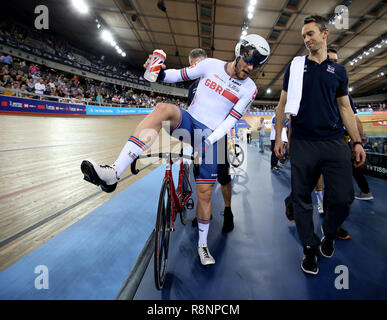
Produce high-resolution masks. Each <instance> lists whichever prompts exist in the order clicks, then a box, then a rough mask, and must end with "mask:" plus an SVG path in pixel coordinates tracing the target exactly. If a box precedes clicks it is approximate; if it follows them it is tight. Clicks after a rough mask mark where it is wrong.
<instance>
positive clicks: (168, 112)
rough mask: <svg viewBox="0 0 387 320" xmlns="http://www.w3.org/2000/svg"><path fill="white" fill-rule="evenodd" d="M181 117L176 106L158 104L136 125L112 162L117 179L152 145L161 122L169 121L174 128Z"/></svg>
mask: <svg viewBox="0 0 387 320" xmlns="http://www.w3.org/2000/svg"><path fill="white" fill-rule="evenodd" d="M181 117H182V113H181V110H180V109H179V108H178V107H177V106H175V105H173V104H169V103H158V104H157V105H156V107H155V109H154V110H153V111H152V113H150V114H149V115H148V116H146V117H145V118H144V120H142V121H141V122H140V123H139V124H138V125H137V127H136V129H135V130H134V132H133V135H132V136H131V137H130V138H129V140H128V142H127V143H126V144H125V146H124V148H123V149H122V150H121V153H120V155H119V156H118V158H117V160H116V161H115V162H114V165H115V167H116V170H117V177H120V176H121V174H122V173H123V172H124V171H125V169H126V168H127V167H128V166H129V165H130V164H131V163H132V162H133V160H134V159H135V158H136V157H138V156H139V155H140V154H141V153H142V152H143V151H145V150H146V149H147V148H149V147H150V146H151V145H152V144H153V142H154V141H155V139H156V138H157V136H158V134H159V131H160V129H161V127H162V123H163V121H169V123H170V127H171V128H174V127H176V126H177V125H178V124H179V122H181Z"/></svg>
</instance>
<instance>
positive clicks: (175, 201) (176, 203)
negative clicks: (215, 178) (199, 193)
mask: <svg viewBox="0 0 387 320" xmlns="http://www.w3.org/2000/svg"><path fill="white" fill-rule="evenodd" d="M173 163H174V161H173V160H172V156H171V155H170V156H169V159H168V160H167V163H166V168H165V176H164V179H163V181H164V180H165V179H169V181H170V185H171V214H172V225H171V229H172V231H173V230H174V229H175V228H174V221H175V219H176V214H177V213H181V212H182V211H183V207H184V205H185V204H186V202H187V201H188V199H189V198H190V197H191V195H192V187H191V183H190V182H189V179H188V175H187V172H186V171H185V170H184V164H183V161H182V159H181V161H180V169H179V181H178V185H177V192H176V189H175V183H174V181H173V175H172V164H173ZM183 175H185V178H186V180H187V182H188V185H189V192H188V194H187V195H185V197H184V199H183V198H182V197H183Z"/></svg>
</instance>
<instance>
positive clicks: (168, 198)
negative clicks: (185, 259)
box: [131, 148, 200, 290]
mask: <svg viewBox="0 0 387 320" xmlns="http://www.w3.org/2000/svg"><path fill="white" fill-rule="evenodd" d="M151 157H158V158H159V159H166V169H165V176H164V179H163V182H162V184H161V190H160V197H159V202H158V207H157V218H156V224H155V229H154V230H155V250H154V277H155V284H156V288H157V289H158V290H161V289H162V288H163V286H164V283H165V277H166V273H167V262H168V250H169V238H170V232H171V231H174V230H175V225H174V223H175V220H176V216H177V214H180V220H181V223H182V224H183V225H185V224H186V222H187V209H192V208H193V207H194V202H193V200H192V198H191V195H192V187H191V184H190V182H189V170H190V166H189V165H188V163H183V159H189V160H194V157H193V155H191V156H188V155H184V154H183V148H181V151H180V153H179V154H177V153H169V152H166V153H154V154H144V155H140V156H139V157H137V158H136V159H135V160H134V161H133V163H132V164H131V171H132V173H133V174H134V175H135V174H137V173H138V172H139V170H138V169H136V162H137V160H138V159H142V158H151ZM178 160H180V169H179V180H178V185H177V188H175V184H174V181H173V176H172V165H173V163H174V162H177V161H178ZM198 170H200V169H198V166H197V165H195V167H194V172H196V174H198Z"/></svg>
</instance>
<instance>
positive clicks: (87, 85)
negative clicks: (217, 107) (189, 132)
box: [0, 53, 185, 108]
mask: <svg viewBox="0 0 387 320" xmlns="http://www.w3.org/2000/svg"><path fill="white" fill-rule="evenodd" d="M0 67H1V69H0V87H3V88H4V89H0V90H1V91H2V94H4V95H16V94H19V95H22V96H26V97H30V98H34V97H39V95H46V96H50V97H52V99H54V100H58V101H62V102H69V101H71V102H72V103H77V102H78V103H86V104H97V105H99V104H101V105H111V104H113V105H122V106H127V105H131V106H144V107H150V108H151V107H154V106H155V105H156V103H158V102H161V101H170V102H171V103H176V104H178V105H180V106H181V107H185V103H184V101H181V100H180V99H178V98H175V97H168V96H163V95H156V94H155V93H154V92H151V93H149V94H147V93H145V92H143V91H140V90H135V89H132V88H129V87H124V86H120V85H116V84H110V83H106V82H101V81H97V80H94V79H90V78H86V77H78V76H77V75H74V74H66V73H64V72H60V71H57V70H54V69H50V68H47V67H45V66H40V65H37V64H34V63H31V64H27V62H26V61H24V60H22V59H20V58H17V57H11V56H9V55H6V54H1V53H0ZM7 89H13V90H7ZM14 90H17V92H15V91H14ZM50 97H46V98H48V99H50Z"/></svg>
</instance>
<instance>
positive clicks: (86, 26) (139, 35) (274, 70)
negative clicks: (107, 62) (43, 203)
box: [12, 0, 387, 100]
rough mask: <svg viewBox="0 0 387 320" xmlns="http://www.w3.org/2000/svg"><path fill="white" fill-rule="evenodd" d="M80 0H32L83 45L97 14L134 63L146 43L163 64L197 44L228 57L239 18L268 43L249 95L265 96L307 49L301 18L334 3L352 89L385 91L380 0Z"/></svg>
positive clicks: (184, 56)
mask: <svg viewBox="0 0 387 320" xmlns="http://www.w3.org/2000/svg"><path fill="white" fill-rule="evenodd" d="M84 1H85V2H86V3H87V4H88V5H89V7H90V12H89V14H86V15H82V16H81V15H80V14H77V13H76V12H75V11H74V10H73V8H71V5H70V4H69V3H70V2H71V1H70V0H62V1H57V0H50V1H36V3H37V4H45V3H46V5H47V6H48V8H49V11H50V25H51V26H52V28H56V29H58V28H61V29H62V32H63V33H65V34H66V35H67V36H68V37H69V36H71V37H73V38H74V39H76V40H77V43H82V44H84V45H85V46H87V47H88V48H93V46H96V43H97V42H99V41H100V39H99V38H98V37H97V35H98V32H99V30H97V28H96V22H95V19H96V18H97V19H99V21H100V22H101V24H102V25H103V26H104V27H106V28H108V29H109V30H110V31H111V33H112V34H113V36H114V39H116V40H117V42H118V43H119V44H120V46H121V48H122V49H123V50H124V51H125V52H126V53H127V56H126V60H127V61H130V63H131V64H132V65H135V66H142V64H143V63H144V61H145V59H146V57H147V55H148V53H151V52H152V51H153V50H154V49H163V50H164V51H165V52H166V53H167V61H166V64H167V67H168V68H181V67H182V66H186V65H187V64H188V53H189V52H190V50H191V49H193V48H196V47H202V48H204V49H205V50H206V51H207V53H208V55H209V56H210V57H214V58H218V59H222V60H229V61H231V60H233V59H234V47H235V44H236V43H237V42H238V41H239V39H240V36H241V31H242V27H243V25H244V23H245V22H247V23H248V33H257V34H259V35H261V36H263V37H264V38H266V39H267V40H268V42H269V44H270V47H271V57H270V59H269V60H268V62H267V63H266V65H265V66H264V68H263V69H262V70H260V71H259V72H258V73H257V74H256V76H255V77H254V80H255V81H256V83H257V85H258V88H259V92H258V95H257V98H258V99H268V100H274V99H278V98H279V95H280V91H281V88H282V78H283V74H284V71H285V68H286V66H287V64H288V63H289V62H290V61H291V60H292V58H293V57H294V56H295V55H305V54H307V50H306V49H305V46H304V44H303V40H302V37H301V28H302V25H303V20H304V18H305V17H306V16H309V15H313V14H319V15H325V16H328V17H331V18H332V19H333V18H334V14H335V12H339V11H338V9H337V7H338V6H340V5H345V6H346V7H347V8H348V24H347V25H345V20H341V21H342V22H344V23H343V24H342V25H341V26H342V28H339V27H337V26H339V25H338V24H337V23H336V24H335V25H334V24H331V25H330V34H329V36H328V44H329V45H330V46H332V47H334V48H335V49H337V51H338V55H339V63H342V64H344V65H345V66H346V68H347V71H348V75H349V86H350V87H353V92H352V94H353V96H354V97H357V96H367V95H370V94H374V93H378V92H386V91H385V90H386V87H387V79H386V75H385V74H386V73H387V67H386V66H387V63H386V62H387V56H386V52H387V50H386V48H387V42H384V43H383V42H382V45H380V43H381V41H383V40H384V39H387V32H386V31H387V30H386V29H387V27H386V26H387V15H386V12H387V0H382V1H381V0H353V1H350V0H348V1H338V0H325V1H321V0H257V1H256V4H255V9H254V16H253V18H252V19H248V18H247V13H248V11H247V7H248V6H249V1H250V0H238V1H235V0H164V1H160V0H84ZM12 2H13V3H15V4H16V5H17V6H18V10H31V7H30V6H33V5H34V2H35V1H22V0H13V1H12ZM65 2H69V3H67V4H66V3H65ZM18 3H19V4H18ZM27 3H28V5H27ZM28 7H29V8H28ZM163 9H165V11H164V10H163ZM345 15H346V13H345V12H344V13H343V18H345ZM386 41H387V40H386ZM378 45H379V46H378ZM379 47H380V48H379ZM106 50H109V47H108V46H106ZM355 59H356V60H357V62H354V61H356V60H355ZM382 72H384V75H383V74H382ZM268 88H271V93H270V94H269V93H267V89H268Z"/></svg>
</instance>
